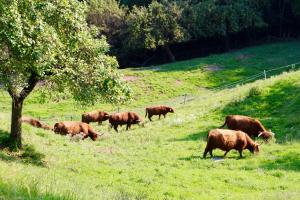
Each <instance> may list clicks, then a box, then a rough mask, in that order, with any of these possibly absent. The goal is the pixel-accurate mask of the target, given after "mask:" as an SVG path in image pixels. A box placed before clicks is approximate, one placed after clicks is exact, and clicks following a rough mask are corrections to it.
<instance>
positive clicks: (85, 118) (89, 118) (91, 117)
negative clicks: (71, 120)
mask: <svg viewBox="0 0 300 200" xmlns="http://www.w3.org/2000/svg"><path fill="white" fill-rule="evenodd" d="M108 118H109V114H108V113H107V112H104V111H100V110H96V111H92V112H87V113H84V114H82V116H81V121H82V122H85V123H87V124H89V123H90V122H98V124H99V125H100V124H102V122H103V121H105V120H108Z"/></svg>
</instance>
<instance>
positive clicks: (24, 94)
mask: <svg viewBox="0 0 300 200" xmlns="http://www.w3.org/2000/svg"><path fill="white" fill-rule="evenodd" d="M38 81H39V78H38V76H37V74H36V73H34V72H33V73H31V75H30V77H29V79H28V86H26V87H24V88H23V90H22V91H21V92H20V95H19V100H21V101H22V100H24V99H25V98H26V97H27V96H28V95H29V94H30V92H31V91H32V90H33V89H34V87H35V86H36V84H37V83H38Z"/></svg>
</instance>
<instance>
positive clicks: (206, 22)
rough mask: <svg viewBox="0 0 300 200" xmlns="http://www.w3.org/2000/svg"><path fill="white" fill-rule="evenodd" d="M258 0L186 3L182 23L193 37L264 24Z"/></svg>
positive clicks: (220, 33) (222, 34)
mask: <svg viewBox="0 0 300 200" xmlns="http://www.w3.org/2000/svg"><path fill="white" fill-rule="evenodd" d="M255 2H256V1H251V0H238V1H225V2H224V1H210V0H204V1H200V2H198V3H192V4H186V5H185V9H184V12H183V20H182V24H183V26H184V27H185V29H186V30H188V32H189V34H190V35H191V36H192V38H194V39H197V38H200V37H214V36H224V35H227V34H229V33H237V32H240V31H242V30H245V29H248V28H257V27H261V26H264V25H265V23H264V21H263V19H262V13H261V12H260V11H261V10H260V9H259V5H257V4H256V3H255Z"/></svg>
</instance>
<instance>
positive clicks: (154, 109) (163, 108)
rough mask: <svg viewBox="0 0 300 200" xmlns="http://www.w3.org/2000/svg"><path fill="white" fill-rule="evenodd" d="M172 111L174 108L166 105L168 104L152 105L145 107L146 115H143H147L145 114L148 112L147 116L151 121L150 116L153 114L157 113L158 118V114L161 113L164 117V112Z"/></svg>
mask: <svg viewBox="0 0 300 200" xmlns="http://www.w3.org/2000/svg"><path fill="white" fill-rule="evenodd" d="M169 112H170V113H174V109H173V108H171V107H168V106H154V107H147V108H146V115H145V117H147V114H148V118H149V120H150V121H152V119H151V117H152V116H153V115H158V116H159V117H158V118H159V119H160V116H161V115H163V116H164V117H166V114H167V113H169Z"/></svg>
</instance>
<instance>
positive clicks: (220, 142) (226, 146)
mask: <svg viewBox="0 0 300 200" xmlns="http://www.w3.org/2000/svg"><path fill="white" fill-rule="evenodd" d="M217 148H218V149H221V150H223V151H225V154H224V157H225V156H226V154H227V153H228V152H229V151H230V150H232V149H235V150H237V151H239V153H240V157H243V154H242V153H243V150H244V149H248V150H249V151H250V152H251V153H254V152H259V144H257V143H255V142H254V141H253V140H252V139H251V138H250V137H249V136H248V135H247V134H246V133H244V132H242V131H235V130H225V129H214V130H211V131H209V133H208V136H207V144H206V148H205V151H204V153H203V158H205V157H206V154H207V153H208V152H209V154H210V156H211V157H213V154H212V151H213V150H214V149H217Z"/></svg>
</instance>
